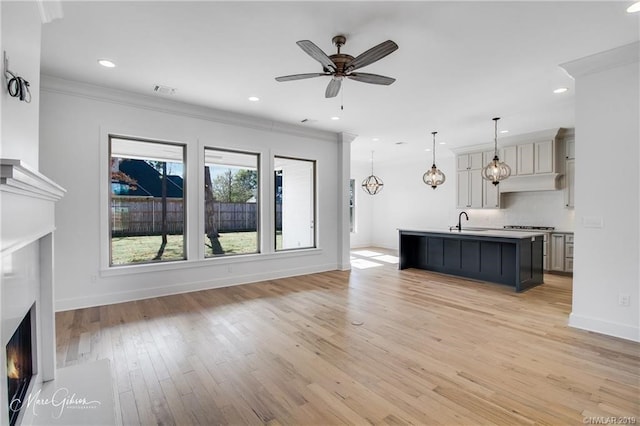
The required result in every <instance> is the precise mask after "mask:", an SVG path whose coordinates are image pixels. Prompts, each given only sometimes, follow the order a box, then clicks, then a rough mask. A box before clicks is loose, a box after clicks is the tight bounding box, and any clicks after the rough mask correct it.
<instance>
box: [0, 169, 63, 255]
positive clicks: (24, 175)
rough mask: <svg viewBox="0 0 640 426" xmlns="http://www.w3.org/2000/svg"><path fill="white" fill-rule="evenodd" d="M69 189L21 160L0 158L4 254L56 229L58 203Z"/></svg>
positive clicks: (0, 241) (0, 226)
mask: <svg viewBox="0 0 640 426" xmlns="http://www.w3.org/2000/svg"><path fill="white" fill-rule="evenodd" d="M65 193H66V190H65V189H64V188H63V187H61V186H60V185H58V184H57V183H55V182H54V181H52V180H51V179H49V178H48V177H46V176H45V175H43V174H41V173H40V172H38V171H36V170H34V169H32V168H31V167H29V166H28V165H26V164H25V163H24V162H22V161H21V160H15V159H6V158H0V209H1V211H0V214H1V215H2V217H1V222H0V255H4V254H8V253H11V252H14V251H16V250H18V249H20V248H22V247H24V246H26V245H28V244H30V243H31V242H33V241H36V240H38V239H39V238H41V237H42V236H44V235H47V234H49V233H50V232H52V231H53V230H54V229H55V224H54V210H53V209H54V203H55V202H56V201H58V200H60V199H61V198H62V197H63V196H64V194H65Z"/></svg>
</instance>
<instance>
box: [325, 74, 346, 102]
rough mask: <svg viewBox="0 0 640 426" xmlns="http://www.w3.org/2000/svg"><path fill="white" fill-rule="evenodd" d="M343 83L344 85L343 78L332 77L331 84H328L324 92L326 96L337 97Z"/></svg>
mask: <svg viewBox="0 0 640 426" xmlns="http://www.w3.org/2000/svg"><path fill="white" fill-rule="evenodd" d="M341 85H342V79H341V78H332V79H331V81H330V82H329V84H328V85H327V90H326V91H325V92H324V97H325V98H335V97H336V95H337V94H338V92H339V91H340V86H341Z"/></svg>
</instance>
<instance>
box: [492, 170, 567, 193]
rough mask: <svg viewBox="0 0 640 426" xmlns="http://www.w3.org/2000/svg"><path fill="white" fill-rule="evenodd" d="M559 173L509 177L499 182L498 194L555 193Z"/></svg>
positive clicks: (558, 187)
mask: <svg viewBox="0 0 640 426" xmlns="http://www.w3.org/2000/svg"><path fill="white" fill-rule="evenodd" d="M561 177H562V175H561V174H560V173H542V174H533V175H527V176H510V177H509V178H508V179H505V180H503V181H501V182H500V192H501V193H505V192H524V191H556V190H558V189H560V178H561Z"/></svg>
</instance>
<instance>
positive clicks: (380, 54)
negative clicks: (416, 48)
mask: <svg viewBox="0 0 640 426" xmlns="http://www.w3.org/2000/svg"><path fill="white" fill-rule="evenodd" d="M331 41H332V42H333V44H335V46H336V47H337V48H338V53H336V54H333V55H330V56H328V55H327V54H326V53H324V52H323V51H322V50H321V49H320V48H319V47H318V46H316V45H315V44H314V43H313V42H311V41H309V40H300V41H298V42H296V43H297V45H298V46H300V48H301V49H302V50H304V51H305V53H306V54H308V55H309V56H311V57H312V58H313V59H315V60H316V61H318V62H320V64H321V65H322V71H323V72H321V73H308V74H293V75H285V76H282V77H276V80H277V81H292V80H302V79H305V78H313V77H323V76H330V77H331V81H330V82H329V85H328V86H327V90H326V91H325V93H324V96H325V97H326V98H333V97H335V96H336V95H337V94H338V92H340V87H341V85H342V80H343V79H344V78H345V77H346V78H349V79H351V80H355V81H361V82H363V83H371V84H382V85H385V86H388V85H390V84H391V83H393V82H394V81H396V79H395V78H391V77H385V76H384V75H378V74H369V73H364V72H354V71H356V70H357V69H360V68H362V67H366V66H367V65H370V64H372V63H374V62H376V61H379V60H380V59H382V58H384V57H385V56H387V55H388V54H390V53H392V52H394V51H395V50H397V49H398V45H397V44H395V43H394V42H393V41H391V40H387V41H385V42H382V43H380V44H378V45H377V46H374V47H372V48H371V49H369V50H367V51H366V52H364V53H361V54H360V55H358V56H356V57H355V58H354V57H353V56H351V55H348V54H346V53H340V48H341V47H342V46H344V44H345V43H346V41H347V38H346V37H345V36H342V35H337V36H335V37H334V38H333V39H332V40H331Z"/></svg>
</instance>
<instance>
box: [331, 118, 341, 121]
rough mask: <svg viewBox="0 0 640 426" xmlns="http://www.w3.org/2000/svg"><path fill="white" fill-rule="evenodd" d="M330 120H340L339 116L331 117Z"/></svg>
mask: <svg viewBox="0 0 640 426" xmlns="http://www.w3.org/2000/svg"><path fill="white" fill-rule="evenodd" d="M331 119H332V120H334V121H335V120H340V117H331Z"/></svg>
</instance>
